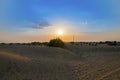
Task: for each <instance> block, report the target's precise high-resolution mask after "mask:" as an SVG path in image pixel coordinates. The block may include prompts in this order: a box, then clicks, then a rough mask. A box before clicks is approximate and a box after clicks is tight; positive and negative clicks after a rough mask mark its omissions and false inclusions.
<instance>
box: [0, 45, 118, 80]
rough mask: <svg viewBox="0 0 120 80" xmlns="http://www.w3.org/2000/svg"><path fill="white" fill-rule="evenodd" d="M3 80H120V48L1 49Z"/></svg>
mask: <svg viewBox="0 0 120 80" xmlns="http://www.w3.org/2000/svg"><path fill="white" fill-rule="evenodd" d="M0 80H120V47H112V46H99V47H98V46H82V47H81V46H73V45H67V49H60V48H51V47H40V46H24V45H2V46H0Z"/></svg>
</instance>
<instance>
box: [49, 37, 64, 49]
mask: <svg viewBox="0 0 120 80" xmlns="http://www.w3.org/2000/svg"><path fill="white" fill-rule="evenodd" d="M48 46H50V47H60V48H64V47H65V44H64V42H63V41H62V40H61V39H60V38H56V39H52V40H50V42H49V43H48Z"/></svg>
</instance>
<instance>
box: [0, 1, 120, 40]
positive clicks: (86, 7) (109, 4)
mask: <svg viewBox="0 0 120 80" xmlns="http://www.w3.org/2000/svg"><path fill="white" fill-rule="evenodd" d="M119 7H120V1H119V0H0V13H1V14H0V37H1V40H0V41H1V42H2V41H3V42H4V41H5V42H7V41H8V42H9V41H12V39H9V38H6V37H7V36H11V37H13V39H14V41H17V37H20V38H22V39H23V42H24V41H27V39H31V40H30V41H32V40H34V41H39V40H40V41H41V39H39V38H38V37H39V36H40V37H42V36H43V35H47V36H49V34H52V33H54V30H55V29H57V28H61V27H62V28H66V33H67V32H69V34H71V35H73V34H74V33H72V32H74V31H75V32H76V34H77V35H78V34H85V36H86V37H88V36H89V34H92V35H93V33H99V35H100V34H101V36H102V35H103V33H104V34H108V33H111V34H113V36H114V35H116V34H117V33H115V32H119V30H120V29H119V28H120V11H119ZM74 35H75V34H74ZM28 36H29V37H28ZM95 36H98V35H97V34H96V35H94V37H93V38H96V37H95ZM25 37H27V38H25ZM106 37H108V36H106ZM81 38H82V37H81ZM101 38H102V37H101ZM44 39H45V40H47V38H44ZM44 39H43V40H44ZM85 39H87V40H88V41H89V40H90V39H88V38H84V39H83V40H85ZM108 39H110V40H120V39H119V36H117V37H111V38H108ZM100 40H102V39H100ZM103 40H107V38H106V39H103ZM20 41H21V40H20ZM97 41H98V40H97Z"/></svg>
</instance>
